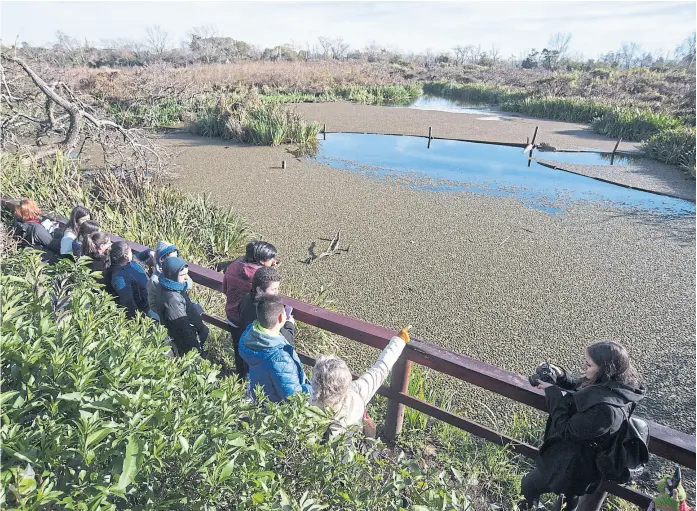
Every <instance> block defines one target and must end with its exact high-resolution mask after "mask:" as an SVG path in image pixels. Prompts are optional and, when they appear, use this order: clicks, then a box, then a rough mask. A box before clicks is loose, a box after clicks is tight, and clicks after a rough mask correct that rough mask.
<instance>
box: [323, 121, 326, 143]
mask: <svg viewBox="0 0 697 511" xmlns="http://www.w3.org/2000/svg"><path fill="white" fill-rule="evenodd" d="M322 139H323V140H327V123H326V122H325V123H324V127H323V128H322Z"/></svg>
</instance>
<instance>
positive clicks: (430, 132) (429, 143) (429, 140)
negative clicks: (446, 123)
mask: <svg viewBox="0 0 697 511" xmlns="http://www.w3.org/2000/svg"><path fill="white" fill-rule="evenodd" d="M432 133H433V127H432V126H429V127H428V145H427V146H426V149H430V148H431V139H432V138H433V137H432V136H431V134H432Z"/></svg>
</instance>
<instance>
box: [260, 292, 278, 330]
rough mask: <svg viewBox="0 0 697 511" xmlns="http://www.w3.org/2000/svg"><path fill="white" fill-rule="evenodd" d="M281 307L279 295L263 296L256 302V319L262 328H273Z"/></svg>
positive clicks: (276, 322)
mask: <svg viewBox="0 0 697 511" xmlns="http://www.w3.org/2000/svg"><path fill="white" fill-rule="evenodd" d="M283 308H284V307H283V302H282V301H281V297H279V296H265V297H263V298H262V299H261V300H259V302H258V303H257V321H259V324H260V325H261V326H263V327H264V328H273V327H275V326H276V325H277V324H278V316H280V315H281V313H282V312H283Z"/></svg>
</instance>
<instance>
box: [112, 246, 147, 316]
mask: <svg viewBox="0 0 697 511" xmlns="http://www.w3.org/2000/svg"><path fill="white" fill-rule="evenodd" d="M109 262H110V264H109V268H108V270H107V277H106V278H107V279H108V280H109V281H110V282H111V288H112V289H113V291H114V293H115V294H116V297H117V298H116V299H117V302H118V304H119V305H121V307H124V308H125V309H126V315H127V316H128V317H129V318H133V317H134V316H135V315H136V312H137V311H141V312H143V313H144V314H147V315H148V316H150V317H151V318H153V319H155V320H156V321H159V318H158V317H157V314H155V313H154V312H152V311H150V307H149V305H148V293H147V290H146V286H147V283H148V275H147V274H146V273H145V270H144V269H143V267H142V266H141V265H139V264H138V263H136V262H135V261H133V253H132V251H131V247H129V246H128V243H126V242H125V241H117V242H115V243H113V244H112V245H111V250H110V251H109Z"/></svg>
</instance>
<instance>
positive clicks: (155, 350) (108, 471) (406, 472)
mask: <svg viewBox="0 0 697 511" xmlns="http://www.w3.org/2000/svg"><path fill="white" fill-rule="evenodd" d="M1 279H2V288H1V291H0V293H1V295H0V298H2V352H3V359H2V388H1V389H0V390H1V394H0V401H1V402H2V404H3V415H2V426H1V428H0V436H1V439H2V447H1V449H2V452H1V454H2V459H3V465H2V471H1V472H0V479H1V480H2V493H1V494H0V505H2V507H3V509H57V508H60V509H79V510H83V509H84V510H87V509H104V510H114V509H168V510H169V509H216V508H217V509H237V510H247V509H259V510H279V511H280V510H301V509H302V510H311V509H313V510H319V509H332V510H334V509H360V510H368V509H375V510H385V509H387V510H391V509H393V510H398V509H403V508H409V509H415V510H416V509H466V508H467V503H468V500H467V499H466V498H465V497H464V496H463V495H462V494H461V493H460V492H459V491H456V490H455V489H454V487H453V486H452V484H453V483H452V480H451V477H450V476H449V475H448V474H445V473H443V472H440V471H435V470H428V469H425V470H422V469H420V468H419V466H418V464H417V463H416V462H414V461H409V460H407V459H406V458H405V457H403V456H397V457H396V459H391V458H390V457H389V456H386V455H385V453H384V452H383V451H382V450H381V446H380V444H379V443H377V444H375V443H369V442H368V441H356V442H357V443H356V442H347V441H346V439H345V438H342V437H340V438H337V439H335V440H333V441H330V442H327V443H323V442H322V441H321V439H322V435H323V433H324V431H325V430H326V428H327V426H328V424H329V420H328V419H327V418H326V417H325V416H324V415H323V413H322V412H321V411H320V410H318V409H316V408H312V407H308V406H307V405H306V402H305V399H304V397H303V396H297V397H295V398H294V399H292V400H291V401H290V402H288V403H284V404H280V405H279V404H272V403H268V402H262V403H261V404H259V405H255V404H253V403H252V402H250V401H248V400H246V399H245V398H244V391H245V389H244V387H243V385H242V383H240V382H239V381H238V380H237V379H236V378H223V379H221V378H219V373H218V370H217V369H216V367H215V366H213V365H211V364H210V362H208V361H205V360H202V359H201V358H200V357H199V356H198V354H195V353H193V352H192V353H190V354H189V355H187V356H186V357H183V358H180V359H170V358H167V357H166V356H165V352H166V351H167V350H168V349H169V348H168V346H167V345H166V342H165V331H164V329H163V328H161V327H159V326H155V324H154V323H152V322H151V321H149V320H148V319H146V318H144V317H142V316H139V317H138V318H136V319H135V320H132V321H130V320H127V319H126V317H125V314H124V312H123V311H122V310H120V309H118V308H117V307H116V306H115V304H114V302H113V301H112V300H111V298H110V297H108V296H107V295H106V294H105V293H104V292H102V291H98V290H95V289H94V288H93V286H94V281H93V279H92V278H91V276H90V275H89V273H88V271H87V270H86V267H85V266H83V265H82V264H80V263H72V262H69V261H65V260H63V261H61V262H59V263H58V264H57V265H55V266H42V265H41V263H40V259H39V256H38V254H37V253H35V252H31V251H28V250H25V251H23V252H21V253H19V254H15V255H13V256H10V257H8V258H6V260H5V265H4V272H3V275H2V277H1Z"/></svg>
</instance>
